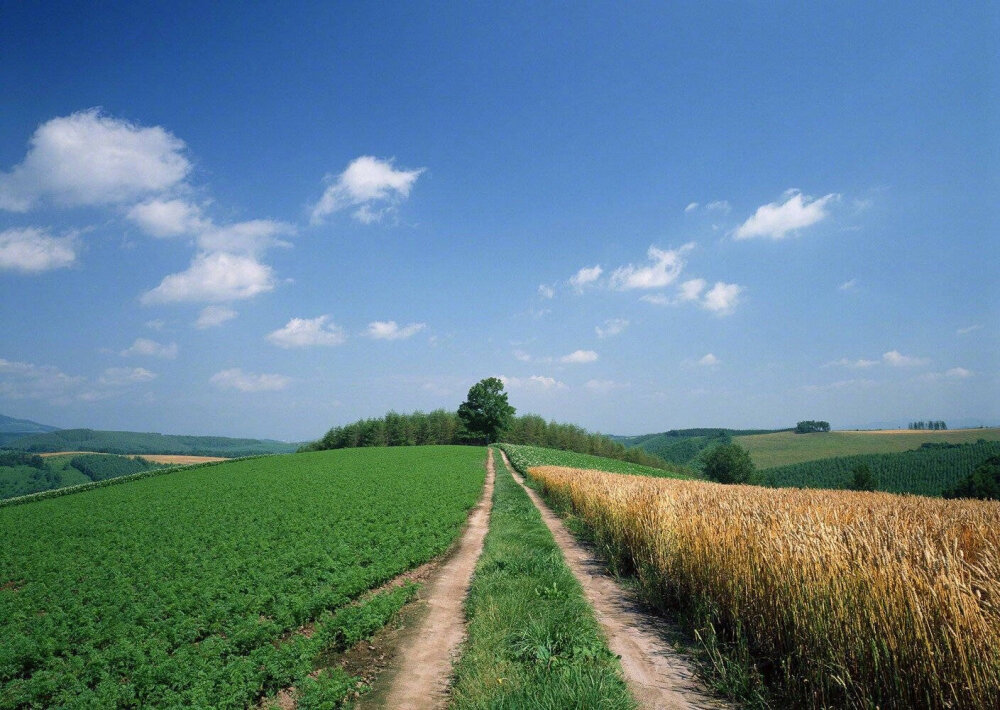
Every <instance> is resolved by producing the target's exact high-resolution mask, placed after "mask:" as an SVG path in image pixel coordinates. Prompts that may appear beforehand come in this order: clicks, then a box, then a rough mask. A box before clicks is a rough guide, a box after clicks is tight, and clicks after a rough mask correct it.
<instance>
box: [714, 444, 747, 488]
mask: <svg viewBox="0 0 1000 710" xmlns="http://www.w3.org/2000/svg"><path fill="white" fill-rule="evenodd" d="M754 470H755V469H754V465H753V461H751V460H750V452H749V451H747V450H746V449H744V448H743V447H742V446H740V445H739V444H722V445H721V446H716V447H715V448H714V449H712V450H711V451H710V452H709V453H708V455H707V456H706V457H705V475H706V476H708V477H709V478H711V479H712V480H713V481H718V482H719V483H746V482H747V481H749V480H750V477H751V476H753V474H754Z"/></svg>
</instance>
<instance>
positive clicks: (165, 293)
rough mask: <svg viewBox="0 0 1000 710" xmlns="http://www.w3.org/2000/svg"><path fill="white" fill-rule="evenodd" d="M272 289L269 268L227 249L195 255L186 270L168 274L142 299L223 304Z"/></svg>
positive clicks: (271, 276) (161, 301) (272, 280)
mask: <svg viewBox="0 0 1000 710" xmlns="http://www.w3.org/2000/svg"><path fill="white" fill-rule="evenodd" d="M273 289H274V274H273V272H272V270H271V267H270V266H268V265H266V264H262V263H260V262H259V261H258V260H257V259H256V258H254V257H253V256H248V255H240V254H229V253H226V252H216V253H206V252H202V253H199V254H198V255H196V256H195V258H194V260H193V261H192V262H191V266H190V267H188V269H187V270H186V271H181V272H180V273H176V274H170V275H169V276H166V277H164V279H163V281H161V282H160V285H159V286H157V287H156V288H154V289H152V290H150V291H147V292H146V293H144V294H143V295H142V302H143V303H145V304H151V303H178V302H183V301H195V302H197V301H201V302H208V303H225V302H227V301H237V300H241V299H245V298H252V297H254V296H256V295H257V294H260V293H266V292H268V291H271V290H273Z"/></svg>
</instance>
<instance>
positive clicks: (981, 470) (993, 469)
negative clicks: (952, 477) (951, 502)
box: [944, 456, 1000, 500]
mask: <svg viewBox="0 0 1000 710" xmlns="http://www.w3.org/2000/svg"><path fill="white" fill-rule="evenodd" d="M944 497H945V498H978V499H980V500H1000V456H990V457H989V458H988V459H986V460H985V461H983V462H982V463H981V464H979V465H978V466H976V468H975V469H974V470H973V471H972V473H970V474H969V476H968V478H966V479H964V480H963V481H961V482H960V483H959V484H958V485H957V486H955V487H954V488H951V489H948V490H946V491H945V492H944Z"/></svg>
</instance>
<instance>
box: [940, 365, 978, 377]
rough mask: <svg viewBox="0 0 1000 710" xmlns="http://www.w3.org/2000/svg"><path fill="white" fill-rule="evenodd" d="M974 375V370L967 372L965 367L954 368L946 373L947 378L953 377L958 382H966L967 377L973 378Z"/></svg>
mask: <svg viewBox="0 0 1000 710" xmlns="http://www.w3.org/2000/svg"><path fill="white" fill-rule="evenodd" d="M974 374H976V373H974V372H973V371H972V370H966V369H965V368H964V367H953V368H951V369H950V370H948V371H946V372H945V373H944V375H945V377H952V378H955V379H957V380H964V379H965V378H967V377H972V376H973V375H974Z"/></svg>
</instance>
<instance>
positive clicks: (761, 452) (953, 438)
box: [734, 428, 1000, 469]
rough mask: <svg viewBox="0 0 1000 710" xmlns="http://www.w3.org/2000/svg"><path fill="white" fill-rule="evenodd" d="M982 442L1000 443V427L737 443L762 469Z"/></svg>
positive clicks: (782, 435)
mask: <svg viewBox="0 0 1000 710" xmlns="http://www.w3.org/2000/svg"><path fill="white" fill-rule="evenodd" d="M979 439H986V440H987V441H1000V428H994V429H951V430H947V431H913V432H910V431H873V432H863V431H831V432H828V433H823V434H795V433H793V432H779V433H776V434H755V435H753V436H740V437H736V438H735V439H734V441H735V442H736V443H737V444H739V445H740V446H743V447H744V448H746V449H749V451H750V456H751V458H753V462H754V464H756V466H757V468H758V469H766V468H773V467H775V466H786V465H788V464H793V463H801V462H803V461H815V460H816V459H826V458H830V457H832V456H853V455H855V454H891V453H896V452H899V451H910V450H912V449H917V448H919V447H920V445H921V444H923V443H925V442H937V443H947V444H971V443H974V442H976V441H978V440H979Z"/></svg>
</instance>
